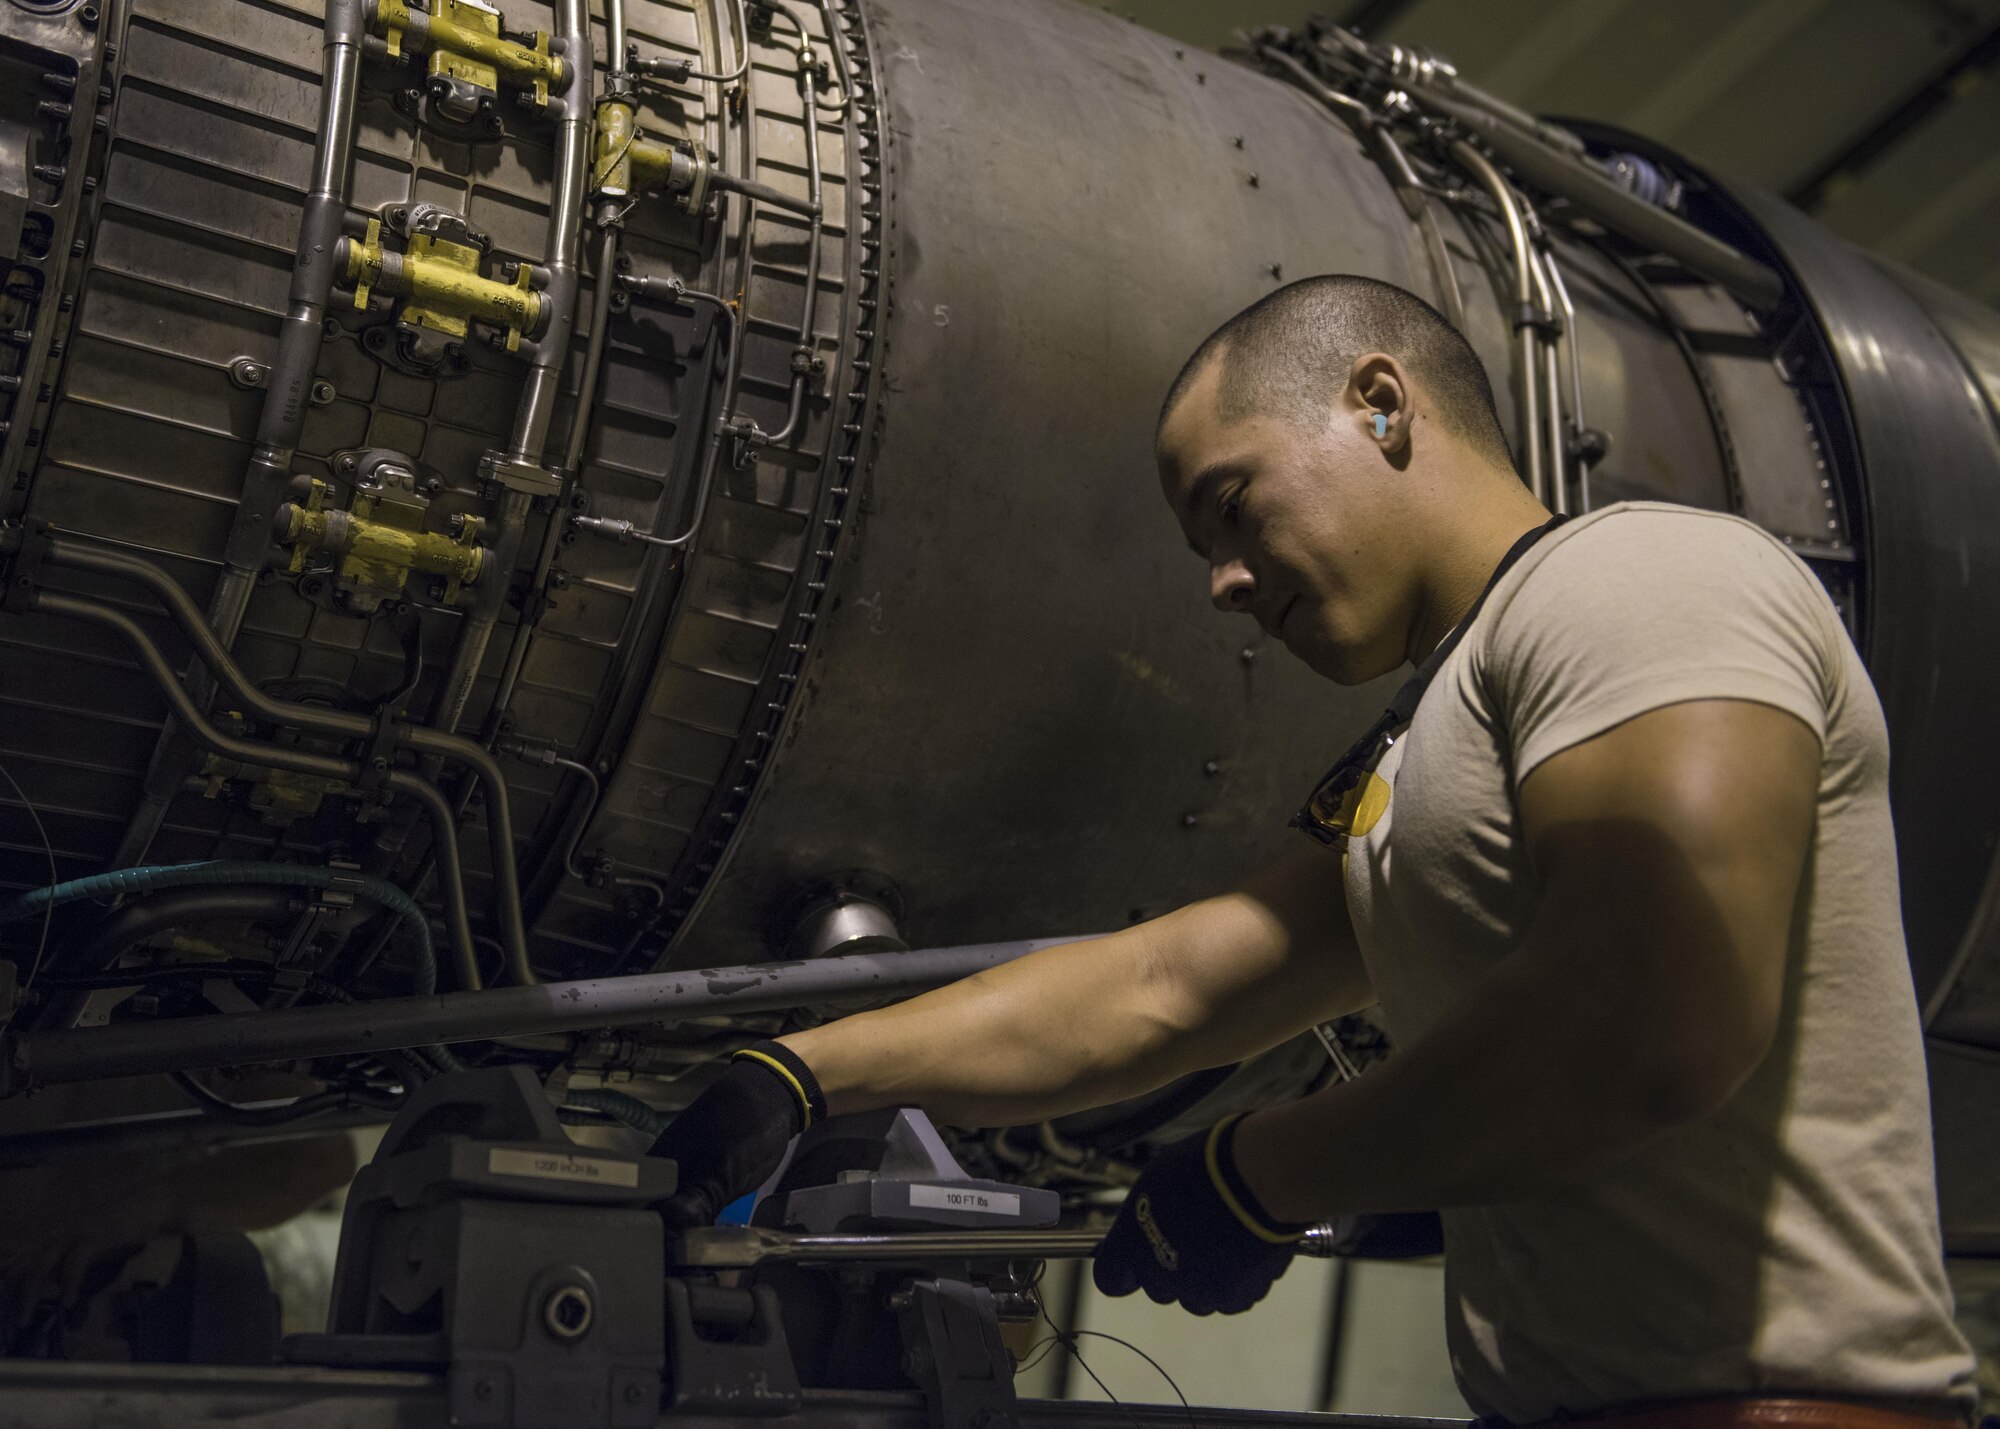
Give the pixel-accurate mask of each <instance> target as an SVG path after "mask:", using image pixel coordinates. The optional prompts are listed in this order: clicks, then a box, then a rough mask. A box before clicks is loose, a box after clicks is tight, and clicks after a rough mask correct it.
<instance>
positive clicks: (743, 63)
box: [687, 0, 750, 84]
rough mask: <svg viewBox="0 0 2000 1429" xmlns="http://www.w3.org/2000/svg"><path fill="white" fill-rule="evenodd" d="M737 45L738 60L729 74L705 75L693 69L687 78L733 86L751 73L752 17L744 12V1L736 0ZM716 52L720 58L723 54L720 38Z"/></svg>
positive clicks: (716, 45)
mask: <svg viewBox="0 0 2000 1429" xmlns="http://www.w3.org/2000/svg"><path fill="white" fill-rule="evenodd" d="M736 44H737V53H738V58H737V61H736V68H735V69H733V70H730V71H729V73H727V74H704V73H703V72H702V71H700V70H698V69H691V70H689V71H688V72H687V77H688V78H689V79H700V80H707V81H709V82H710V83H713V84H733V83H734V82H735V81H737V80H739V79H741V78H743V76H744V75H746V74H748V73H750V17H749V15H748V14H747V13H745V11H744V8H743V0H736ZM715 52H716V54H717V55H718V56H719V55H720V54H721V53H722V41H721V38H720V37H719V36H718V37H717V39H716V44H715Z"/></svg>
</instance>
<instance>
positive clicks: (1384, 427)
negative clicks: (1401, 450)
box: [1375, 412, 1389, 437]
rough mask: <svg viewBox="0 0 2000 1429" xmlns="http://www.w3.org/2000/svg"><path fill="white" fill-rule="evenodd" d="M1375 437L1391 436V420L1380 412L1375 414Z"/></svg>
mask: <svg viewBox="0 0 2000 1429" xmlns="http://www.w3.org/2000/svg"><path fill="white" fill-rule="evenodd" d="M1375 435H1376V436H1377V437H1386V436H1388V435H1389V419H1388V418H1387V417H1385V416H1383V415H1382V414H1381V413H1380V412H1377V413H1376V414H1375Z"/></svg>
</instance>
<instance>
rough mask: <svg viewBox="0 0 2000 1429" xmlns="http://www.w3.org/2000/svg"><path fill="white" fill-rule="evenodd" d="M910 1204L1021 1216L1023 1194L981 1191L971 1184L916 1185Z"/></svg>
mask: <svg viewBox="0 0 2000 1429" xmlns="http://www.w3.org/2000/svg"><path fill="white" fill-rule="evenodd" d="M910 1204H911V1205H912V1206H921V1207H923V1208H924V1209H925V1210H930V1211H987V1212H989V1213H991V1214H993V1215H1000V1216H1018V1215H1020V1214H1021V1198H1020V1197H1019V1196H1017V1195H1015V1194H1014V1193H1013V1192H1012V1191H978V1190H974V1189H972V1188H971V1187H969V1186H912V1187H910Z"/></svg>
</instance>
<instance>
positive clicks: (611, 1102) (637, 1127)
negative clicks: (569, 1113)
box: [563, 1089, 672, 1137]
mask: <svg viewBox="0 0 2000 1429" xmlns="http://www.w3.org/2000/svg"><path fill="white" fill-rule="evenodd" d="M563 1104H564V1105H565V1106H574V1107H582V1108H583V1109H584V1110H586V1111H594V1112H601V1113H603V1114H604V1115H605V1116H608V1117H610V1118H611V1119H612V1120H614V1121H622V1122H624V1123H625V1125H627V1126H629V1127H631V1128H632V1129H633V1130H634V1131H643V1132H645V1133H646V1135H648V1136H652V1137H657V1136H658V1135H659V1134H660V1133H661V1132H663V1131H665V1130H666V1129H667V1123H668V1122H669V1121H671V1120H672V1118H671V1117H669V1116H668V1115H667V1114H666V1113H665V1112H663V1111H659V1110H657V1109H655V1108H653V1107H650V1106H648V1105H646V1103H644V1102H642V1101H640V1100H639V1099H638V1098H637V1097H630V1096H627V1095H625V1093H623V1092H613V1091H600V1090H596V1089H592V1090H588V1091H573V1092H569V1093H567V1094H566V1095H565V1096H564V1097H563Z"/></svg>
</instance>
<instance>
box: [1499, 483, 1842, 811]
mask: <svg viewBox="0 0 2000 1429" xmlns="http://www.w3.org/2000/svg"><path fill="white" fill-rule="evenodd" d="M1481 623H1482V624H1483V625H1485V626H1486V627H1487V628H1486V631H1485V633H1484V638H1483V640H1482V642H1481V644H1480V647H1479V658H1480V664H1479V677H1480V678H1481V680H1482V682H1483V683H1484V685H1485V686H1486V689H1487V693H1488V697H1489V699H1490V700H1491V702H1492V709H1493V712H1494V714H1495V716H1496V717H1497V719H1498V721H1499V724H1500V726H1501V729H1502V732H1503V734H1504V736H1505V740H1506V744H1507V747H1508V749H1509V750H1510V751H1511V753H1512V755H1513V777H1514V781H1515V784H1516V786H1517V787H1518V785H1519V783H1520V781H1521V780H1523V779H1525V778H1527V776H1528V775H1529V773H1530V772H1532V771H1533V770H1534V769H1535V768H1536V767H1537V766H1539V765H1540V764H1541V763H1542V761H1544V760H1546V759H1548V758H1549V757H1550V756H1551V755H1554V754H1559V753H1561V752H1562V751H1563V750H1565V749H1568V748H1570V747H1571V746H1573V745H1577V744H1582V743H1583V742H1584V741H1586V740H1589V739H1594V738H1596V737H1597V736H1598V735H1600V734H1603V733H1604V732H1605V731H1606V730H1609V729H1612V728H1613V727H1615V726H1617V725H1620V724H1623V723H1625V722H1626V721H1627V720H1630V719H1635V718H1637V717H1638V716H1640V715H1642V714H1646V713H1648V712H1649V711H1652V710H1656V709H1661V708H1664V707H1665V706H1667V705H1674V704H1682V703H1685V702H1687V701H1689V700H1751V701H1754V702H1756V703H1758V704H1765V705H1771V706H1774V707H1775V708H1777V709H1781V710H1784V711H1785V712H1786V713H1787V714H1790V715H1793V716H1795V717H1796V718H1797V719H1799V720H1800V721H1801V722H1802V723H1804V724H1805V725H1806V726H1807V728H1809V729H1811V730H1812V732H1813V734H1814V736H1815V737H1816V738H1818V739H1819V740H1820V742H1821V743H1822V744H1824V743H1825V741H1826V731H1827V721H1828V711H1829V710H1830V709H1831V708H1832V704H1833V700H1834V696H1835V688H1834V682H1835V680H1836V679H1837V677H1838V671H1839V670H1840V669H1841V668H1842V666H1841V662H1840V661H1839V660H1838V658H1837V651H1838V643H1837V642H1838V640H1839V629H1840V627H1839V623H1838V616H1837V615H1836V614H1835V612H1834V609H1833V604H1832V602H1831V600H1829V599H1828V597H1827V595H1826V592H1825V590H1824V589H1823V588H1822V587H1821V586H1820V584H1819V582H1818V581H1817V580H1815V579H1814V578H1813V575H1812V573H1811V572H1810V571H1809V570H1807V569H1806V567H1805V565H1804V563H1803V562H1801V561H1800V560H1799V559H1798V558H1797V557H1796V556H1794V555H1792V553H1791V552H1789V551H1787V550H1785V549H1784V547H1782V546H1781V545H1779V544H1778V543H1777V542H1776V541H1774V540H1772V539H1771V537H1769V536H1768V535H1766V534H1765V533H1764V532H1762V531H1760V530H1759V529H1757V528H1756V527H1754V526H1752V525H1750V524H1749V523H1748V522H1745V521H1739V520H1736V519H1734V518H1730V517H1723V516H1717V515H1713V514H1706V513H1700V512H1695V511H1685V512H1680V511H1671V510H1667V511H1634V512H1614V513H1611V514H1609V515H1606V516H1603V517H1601V518H1599V519H1598V520H1597V521H1594V522H1592V523H1591V525H1590V527H1588V528H1584V529H1580V530H1577V531H1576V532H1575V533H1574V534H1573V535H1572V536H1570V537H1569V538H1568V539H1566V540H1563V541H1562V542H1560V544H1558V545H1556V546H1555V547H1554V548H1553V549H1551V550H1550V551H1549V553H1548V555H1547V556H1546V557H1545V558H1543V559H1542V560H1541V561H1539V562H1538V563H1536V564H1535V565H1534V566H1533V568H1532V569H1529V570H1527V571H1525V572H1524V573H1523V576H1522V578H1521V579H1520V580H1518V581H1517V582H1515V583H1514V584H1513V586H1512V588H1511V590H1510V591H1509V592H1507V593H1506V601H1505V604H1504V605H1503V606H1502V607H1501V608H1500V609H1497V610H1495V611H1494V612H1493V618H1492V619H1491V621H1490V622H1489V621H1482V622H1481Z"/></svg>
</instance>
